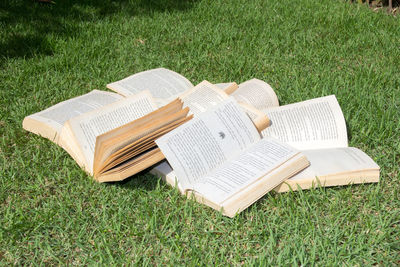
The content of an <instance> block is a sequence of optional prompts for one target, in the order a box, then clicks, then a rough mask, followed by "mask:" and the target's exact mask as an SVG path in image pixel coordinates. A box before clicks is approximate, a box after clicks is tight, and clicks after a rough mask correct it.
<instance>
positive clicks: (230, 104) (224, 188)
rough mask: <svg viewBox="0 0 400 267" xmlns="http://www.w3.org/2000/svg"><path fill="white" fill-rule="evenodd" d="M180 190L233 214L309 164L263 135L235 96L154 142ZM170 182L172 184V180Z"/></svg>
mask: <svg viewBox="0 0 400 267" xmlns="http://www.w3.org/2000/svg"><path fill="white" fill-rule="evenodd" d="M156 143H157V145H158V147H159V148H160V149H161V151H162V153H163V154H164V155H165V157H166V158H167V160H168V162H169V163H170V164H171V166H172V167H173V168H174V170H175V174H176V180H175V181H173V182H174V183H179V185H180V188H181V192H182V193H184V194H187V195H193V196H194V197H195V199H196V200H197V201H198V202H200V203H203V204H206V205H208V206H210V207H212V208H214V209H216V210H222V212H223V214H224V215H227V216H229V217H233V216H234V215H235V214H237V213H239V212H241V211H242V210H244V209H245V208H247V207H248V206H249V205H251V204H252V203H254V202H255V201H256V200H258V199H259V198H261V197H262V196H263V195H265V194H266V193H267V192H269V191H270V190H272V189H273V188H275V187H276V186H277V185H279V184H280V183H282V181H284V180H285V179H287V178H289V177H291V176H293V175H294V174H296V173H298V172H299V171H301V170H302V169H304V168H305V167H307V166H308V164H309V163H308V161H307V159H306V157H304V156H303V155H302V154H301V153H300V152H299V151H297V150H296V149H294V148H292V147H291V146H289V145H287V144H284V143H282V142H280V141H278V140H276V139H274V138H263V139H262V138H261V136H260V134H259V132H258V130H257V128H256V127H255V125H254V124H253V122H252V121H251V120H250V118H249V117H248V116H247V115H246V114H245V113H244V112H243V109H241V108H240V107H239V105H238V104H237V102H236V101H234V99H232V98H230V99H226V100H224V101H222V102H221V103H219V104H218V105H217V106H215V107H213V108H211V109H209V110H208V111H207V112H205V113H201V114H198V115H197V116H195V117H194V119H192V120H191V121H189V122H187V123H185V124H184V125H182V126H181V127H179V128H177V129H175V130H174V131H171V132H169V133H167V134H165V135H164V136H162V137H160V138H159V139H157V140H156ZM173 182H172V181H171V183H173Z"/></svg>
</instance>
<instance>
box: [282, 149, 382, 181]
mask: <svg viewBox="0 0 400 267" xmlns="http://www.w3.org/2000/svg"><path fill="white" fill-rule="evenodd" d="M302 153H303V154H304V155H305V156H306V157H307V159H308V160H309V161H310V167H308V168H306V169H304V170H303V171H302V172H300V173H298V174H296V175H295V176H293V177H292V178H290V179H289V180H293V181H294V180H302V179H312V178H315V177H318V176H327V175H332V174H337V173H343V172H354V171H359V170H368V169H378V168H379V166H378V164H376V163H375V162H374V160H373V159H371V158H370V157H369V156H368V155H367V154H366V153H364V152H363V151H361V150H360V149H358V148H354V147H342V148H329V149H315V150H305V151H303V152H302Z"/></svg>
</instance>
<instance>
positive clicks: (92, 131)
mask: <svg viewBox="0 0 400 267" xmlns="http://www.w3.org/2000/svg"><path fill="white" fill-rule="evenodd" d="M155 109H156V106H155V104H154V102H153V100H152V97H151V95H150V94H149V93H148V92H147V91H144V92H142V93H140V94H138V95H135V96H130V97H127V98H124V99H122V100H120V101H118V102H116V103H113V104H111V105H108V106H106V107H104V108H102V109H100V110H95V111H92V112H90V113H87V114H84V115H82V116H79V117H76V118H73V119H71V120H70V121H69V124H70V126H71V129H72V132H73V134H74V136H75V139H76V140H77V142H78V144H79V147H80V148H81V149H82V152H83V154H84V156H85V160H86V162H87V166H88V168H89V170H88V171H89V172H90V173H93V158H94V149H95V144H96V137H97V136H98V135H101V134H103V133H105V132H108V131H110V130H112V129H115V128H117V127H119V126H122V125H124V124H126V123H128V122H131V121H133V120H136V119H138V118H140V117H143V116H144V115H146V114H148V113H150V112H152V111H154V110H155Z"/></svg>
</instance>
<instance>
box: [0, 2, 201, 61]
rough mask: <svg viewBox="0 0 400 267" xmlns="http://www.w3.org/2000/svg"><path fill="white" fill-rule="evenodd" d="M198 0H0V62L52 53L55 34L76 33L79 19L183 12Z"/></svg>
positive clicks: (76, 34)
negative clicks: (0, 27) (0, 28)
mask: <svg viewBox="0 0 400 267" xmlns="http://www.w3.org/2000/svg"><path fill="white" fill-rule="evenodd" d="M196 2H197V0H140V1H129V0H119V1H107V0H91V1H90V0H89V1H81V0H70V1H59V0H54V1H52V0H32V1H12V0H5V1H0V19H1V21H2V26H3V30H4V32H5V34H4V35H3V37H2V38H1V40H0V65H3V64H4V62H5V61H6V60H7V59H11V58H31V57H33V56H35V55H53V53H54V50H55V47H54V46H55V45H56V44H55V42H52V41H51V40H52V39H54V37H55V36H56V37H57V38H62V39H67V38H68V37H74V36H79V33H80V32H81V31H84V30H85V29H84V28H83V27H82V22H85V21H87V22H90V23H96V22H98V21H100V20H104V19H107V17H110V16H113V15H116V14H122V15H124V16H127V17H133V16H152V15H153V14H154V13H162V12H175V11H176V12H183V11H185V10H188V9H190V8H192V7H193V6H194V5H195V3H196Z"/></svg>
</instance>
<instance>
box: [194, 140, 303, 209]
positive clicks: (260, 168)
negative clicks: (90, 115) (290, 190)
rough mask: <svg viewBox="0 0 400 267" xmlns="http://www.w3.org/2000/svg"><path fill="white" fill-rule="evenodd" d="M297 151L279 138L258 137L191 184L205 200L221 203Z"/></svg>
mask: <svg viewBox="0 0 400 267" xmlns="http://www.w3.org/2000/svg"><path fill="white" fill-rule="evenodd" d="M296 154H298V151H296V150H295V149H294V148H292V147H290V146H288V145H286V144H284V143H281V142H279V141H278V140H274V139H272V138H264V139H261V140H260V141H259V142H257V143H255V144H253V145H252V146H251V147H250V148H248V149H246V150H245V151H244V152H243V153H241V154H240V155H238V156H237V157H235V158H234V159H231V160H230V161H228V162H227V163H226V164H224V165H223V166H221V167H220V168H218V169H217V170H215V171H214V172H212V173H211V174H208V175H206V176H205V177H203V178H202V179H201V180H199V182H197V183H196V184H194V185H193V189H194V190H195V191H196V192H198V193H200V194H201V195H203V196H204V197H205V198H206V199H207V200H210V201H212V202H214V203H218V204H221V203H222V202H223V201H225V200H227V199H228V198H229V197H231V196H233V195H235V194H236V193H238V192H239V191H240V190H242V189H243V188H246V187H247V186H248V185H250V184H252V183H254V182H255V181H257V180H258V179H259V178H261V177H262V176H265V175H266V174H267V173H269V172H271V171H272V170H273V169H274V168H276V167H278V166H280V165H282V164H283V163H284V162H286V161H287V160H289V159H290V158H292V157H293V156H295V155H296ZM274 186H276V185H274ZM271 189H272V188H271Z"/></svg>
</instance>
